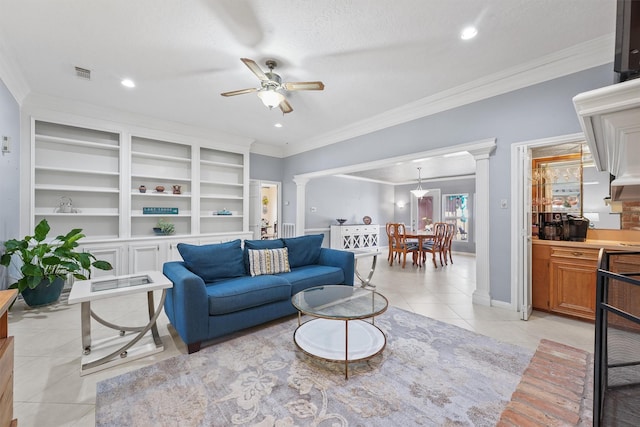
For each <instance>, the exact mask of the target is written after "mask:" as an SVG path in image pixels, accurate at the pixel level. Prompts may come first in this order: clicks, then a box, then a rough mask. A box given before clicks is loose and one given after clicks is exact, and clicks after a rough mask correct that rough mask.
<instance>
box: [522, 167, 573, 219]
mask: <svg viewBox="0 0 640 427" xmlns="http://www.w3.org/2000/svg"><path fill="white" fill-rule="evenodd" d="M531 181H532V182H531V188H532V200H531V203H532V208H533V209H532V212H533V214H534V219H533V223H534V224H536V223H537V218H538V215H537V214H538V213H541V212H562V213H570V214H573V215H576V216H581V215H582V159H581V155H580V154H571V155H567V156H556V157H548V158H539V159H534V160H533V170H532V175H531Z"/></svg>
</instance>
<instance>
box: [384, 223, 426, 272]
mask: <svg viewBox="0 0 640 427" xmlns="http://www.w3.org/2000/svg"><path fill="white" fill-rule="evenodd" d="M392 229H393V230H392V233H391V234H392V235H393V239H394V244H393V253H392V256H391V260H390V261H389V265H393V260H394V259H395V257H396V255H397V256H398V263H400V258H399V257H400V256H402V268H404V267H405V266H406V264H407V254H408V253H410V254H411V255H412V259H413V264H414V265H415V264H418V261H419V259H418V254H419V252H420V248H419V247H418V244H417V243H415V242H411V241H408V240H407V237H406V228H405V225H404V224H393V225H392Z"/></svg>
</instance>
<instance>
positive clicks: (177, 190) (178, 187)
mask: <svg viewBox="0 0 640 427" xmlns="http://www.w3.org/2000/svg"><path fill="white" fill-rule="evenodd" d="M181 188H182V186H181V185H174V186H173V194H182V190H181Z"/></svg>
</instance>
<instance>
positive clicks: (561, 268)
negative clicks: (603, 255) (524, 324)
mask: <svg viewBox="0 0 640 427" xmlns="http://www.w3.org/2000/svg"><path fill="white" fill-rule="evenodd" d="M541 242H544V243H547V242H548V241H538V242H536V243H534V244H533V248H532V270H531V271H532V284H531V285H532V292H531V293H532V306H533V308H534V309H538V310H543V311H549V312H552V313H558V314H563V315H568V316H572V317H577V318H581V319H586V320H594V319H595V308H596V278H597V267H598V266H597V264H598V253H599V249H597V248H593V247H586V245H581V244H580V243H575V242H571V244H563V245H558V244H542V243H541Z"/></svg>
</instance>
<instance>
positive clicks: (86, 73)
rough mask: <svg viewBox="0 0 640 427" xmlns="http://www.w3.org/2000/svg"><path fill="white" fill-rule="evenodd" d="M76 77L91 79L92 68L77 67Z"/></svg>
mask: <svg viewBox="0 0 640 427" xmlns="http://www.w3.org/2000/svg"><path fill="white" fill-rule="evenodd" d="M76 77H79V78H81V79H85V80H91V70H87V69H86V68H80V67H76Z"/></svg>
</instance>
